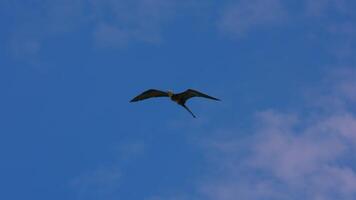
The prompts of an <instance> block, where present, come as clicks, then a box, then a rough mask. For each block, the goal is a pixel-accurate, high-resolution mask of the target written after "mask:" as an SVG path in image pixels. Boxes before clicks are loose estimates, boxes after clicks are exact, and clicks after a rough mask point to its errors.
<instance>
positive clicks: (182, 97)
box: [130, 89, 220, 118]
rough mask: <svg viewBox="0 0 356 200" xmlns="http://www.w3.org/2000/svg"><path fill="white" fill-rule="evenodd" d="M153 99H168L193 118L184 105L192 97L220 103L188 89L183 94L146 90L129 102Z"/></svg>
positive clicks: (213, 98)
mask: <svg viewBox="0 0 356 200" xmlns="http://www.w3.org/2000/svg"><path fill="white" fill-rule="evenodd" d="M153 97H169V98H170V99H171V100H172V101H174V102H176V103H177V104H179V105H180V106H182V107H184V108H185V109H186V110H187V111H188V112H189V113H190V114H191V115H192V116H193V117H194V118H196V116H195V115H194V114H193V112H192V111H191V110H190V109H189V108H188V107H187V106H186V105H185V103H186V101H187V100H188V99H190V98H192V97H204V98H208V99H212V100H215V101H220V99H217V98H215V97H211V96H209V95H206V94H204V93H201V92H199V91H196V90H193V89H188V90H186V91H184V92H181V93H177V94H174V93H173V92H172V91H167V92H165V91H161V90H156V89H149V90H146V91H145V92H143V93H141V94H139V95H138V96H136V97H135V98H133V99H132V100H131V101H130V102H137V101H142V100H145V99H148V98H153Z"/></svg>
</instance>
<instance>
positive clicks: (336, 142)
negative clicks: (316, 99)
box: [200, 69, 356, 200]
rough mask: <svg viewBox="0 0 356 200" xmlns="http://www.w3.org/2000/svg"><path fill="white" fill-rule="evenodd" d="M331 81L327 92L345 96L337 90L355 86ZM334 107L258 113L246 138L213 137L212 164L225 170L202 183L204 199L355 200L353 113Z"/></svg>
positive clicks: (355, 132)
mask: <svg viewBox="0 0 356 200" xmlns="http://www.w3.org/2000/svg"><path fill="white" fill-rule="evenodd" d="M348 71H350V69H348ZM353 72H354V70H353V71H352V72H351V71H350V73H353ZM345 79H347V77H345ZM333 83H334V84H335V85H332V86H331V87H330V85H328V86H329V88H332V89H331V90H330V93H329V95H331V96H334V95H338V97H337V98H341V99H344V100H345V99H347V98H348V96H349V95H353V91H351V92H349V91H343V92H341V93H339V88H340V87H347V88H348V87H351V88H355V87H356V84H355V83H353V82H347V86H345V83H344V82H340V81H336V82H333ZM323 106H324V107H328V106H329V105H328V104H324V105H323ZM334 108H335V109H334V110H333V112H330V111H328V112H326V113H324V112H320V110H319V109H317V110H314V111H313V110H311V111H310V112H308V113H307V114H305V113H304V114H301V113H285V112H281V111H276V110H267V111H262V112H258V113H257V114H256V119H255V122H254V125H253V129H252V131H250V132H251V133H250V134H251V136H250V137H248V138H245V139H241V138H237V137H236V136H231V137H230V138H229V139H228V140H220V141H219V140H216V139H214V140H212V141H211V142H210V145H208V152H210V153H209V154H210V156H212V157H213V159H212V164H213V165H215V166H216V167H218V168H220V169H223V170H221V171H220V173H218V175H215V176H213V177H212V178H211V179H210V180H209V181H204V182H202V183H201V186H200V191H201V192H202V194H203V197H204V198H207V199H222V200H230V199H236V197H240V198H242V199H310V200H312V199H313V200H314V199H324V200H329V199H330V200H331V199H349V200H351V199H354V198H355V197H356V171H355V164H353V163H355V162H356V159H355V158H354V157H353V156H351V155H353V154H355V153H356V149H355V148H354V146H355V145H356V140H355V137H356V116H355V114H354V113H353V112H352V111H348V110H345V109H342V108H340V107H334ZM340 109H341V110H340ZM228 132H231V131H228ZM236 135H241V134H236ZM212 152H213V154H211V153H212ZM214 155H215V156H214ZM216 155H218V156H216Z"/></svg>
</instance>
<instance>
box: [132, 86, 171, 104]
mask: <svg viewBox="0 0 356 200" xmlns="http://www.w3.org/2000/svg"><path fill="white" fill-rule="evenodd" d="M152 97H168V93H167V92H163V91H160V90H155V89H150V90H147V91H145V92H143V93H141V94H140V95H138V96H136V97H135V98H133V99H132V100H131V101H130V102H136V101H141V100H145V99H148V98H152Z"/></svg>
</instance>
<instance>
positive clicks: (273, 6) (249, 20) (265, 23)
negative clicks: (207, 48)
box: [219, 0, 288, 37]
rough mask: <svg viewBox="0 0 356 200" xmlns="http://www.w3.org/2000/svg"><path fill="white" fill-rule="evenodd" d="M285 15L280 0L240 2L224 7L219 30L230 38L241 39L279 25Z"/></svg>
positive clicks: (243, 0) (244, 0)
mask: <svg viewBox="0 0 356 200" xmlns="http://www.w3.org/2000/svg"><path fill="white" fill-rule="evenodd" d="M287 14H288V13H287V12H286V9H285V8H284V5H283V4H282V1H280V0H252V1H246V0H242V1H238V2H236V3H232V4H229V5H227V6H226V7H225V9H224V10H223V14H222V17H221V19H220V21H219V28H220V30H222V31H223V32H225V33H227V34H228V35H230V36H237V37H241V36H244V35H245V34H247V33H248V32H250V31H254V30H261V29H263V28H267V27H270V26H274V25H276V24H280V23H281V22H283V21H284V19H285V18H286V17H287Z"/></svg>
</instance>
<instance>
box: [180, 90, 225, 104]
mask: <svg viewBox="0 0 356 200" xmlns="http://www.w3.org/2000/svg"><path fill="white" fill-rule="evenodd" d="M177 95H178V96H179V97H180V98H182V99H183V100H184V102H185V101H186V100H188V99H190V98H192V97H204V98H208V99H212V100H216V101H220V99H217V98H215V97H212V96H209V95H207V94H204V93H202V92H199V91H196V90H193V89H188V90H186V91H185V92H182V93H179V94H177Z"/></svg>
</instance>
